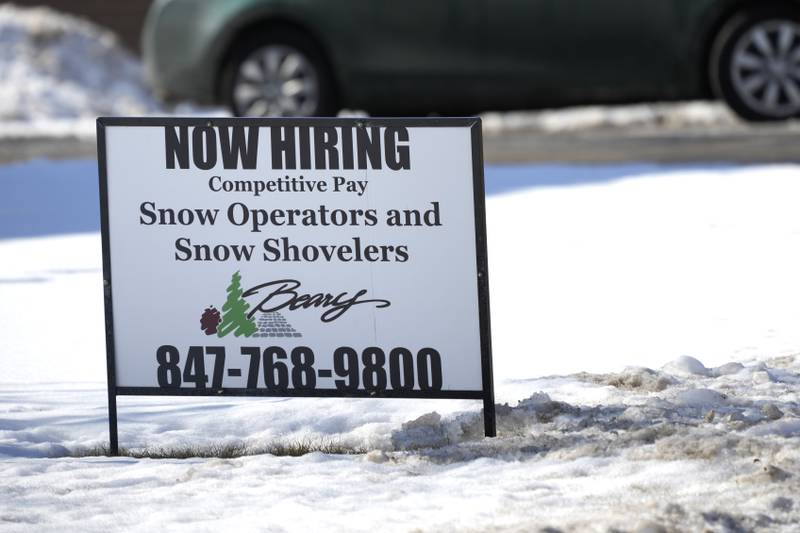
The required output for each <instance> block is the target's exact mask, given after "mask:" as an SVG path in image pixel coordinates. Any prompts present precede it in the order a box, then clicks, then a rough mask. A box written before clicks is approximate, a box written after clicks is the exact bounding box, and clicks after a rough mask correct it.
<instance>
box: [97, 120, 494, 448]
mask: <svg viewBox="0 0 800 533" xmlns="http://www.w3.org/2000/svg"><path fill="white" fill-rule="evenodd" d="M98 157H99V165H100V186H101V204H102V234H103V260H104V261H103V267H104V280H105V284H106V328H107V352H108V379H109V402H110V407H111V411H112V419H113V420H112V422H113V423H112V426H113V427H112V448H114V447H115V446H116V396H117V395H124V394H155V395H161V394H166V395H214V396H216V395H246V396H345V397H397V398H400V397H408V398H467V399H470V398H471V399H482V400H484V404H485V408H486V409H485V411H486V413H487V416H486V417H485V418H486V420H487V433H488V434H493V433H494V412H493V405H494V400H493V392H492V374H491V353H490V350H491V348H490V345H491V344H490V332H489V304H488V279H487V269H486V238H485V224H484V196H483V162H482V155H481V125H480V121H479V120H478V119H414V120H405V119H380V120H372V119H358V120H356V119H352V120H351V119H213V120H208V119H160V118H136V119H122V118H101V119H98Z"/></svg>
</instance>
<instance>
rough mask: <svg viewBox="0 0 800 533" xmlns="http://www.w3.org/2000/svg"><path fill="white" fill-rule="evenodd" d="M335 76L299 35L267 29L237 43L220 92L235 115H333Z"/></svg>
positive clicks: (314, 47) (323, 59)
mask: <svg viewBox="0 0 800 533" xmlns="http://www.w3.org/2000/svg"><path fill="white" fill-rule="evenodd" d="M334 87H335V86H334V83H333V76H332V75H331V70H330V68H329V66H328V63H327V61H326V60H325V58H324V55H323V53H322V51H321V50H320V49H319V48H318V47H317V46H316V44H315V43H314V42H313V41H312V40H311V39H309V38H307V37H306V36H304V35H303V34H301V33H299V32H294V31H283V30H266V35H257V36H249V37H246V38H244V39H241V40H240V41H239V42H237V43H236V44H235V45H234V46H233V48H232V50H231V52H230V53H229V54H228V56H227V60H226V61H225V65H224V66H223V69H222V74H221V81H220V96H221V100H222V102H223V103H224V104H225V105H226V106H227V107H228V109H230V110H231V112H232V113H233V114H234V115H236V116H257V117H264V116H299V117H311V116H332V115H334V114H336V112H337V111H338V108H337V106H336V104H335V102H336V97H335V96H336V93H335V90H334Z"/></svg>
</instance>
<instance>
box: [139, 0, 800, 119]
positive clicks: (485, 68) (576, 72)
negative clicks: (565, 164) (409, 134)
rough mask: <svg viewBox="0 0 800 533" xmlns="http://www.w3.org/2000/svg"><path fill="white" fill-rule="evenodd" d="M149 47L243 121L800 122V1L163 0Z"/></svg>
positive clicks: (158, 61) (197, 91)
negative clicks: (669, 107) (642, 118)
mask: <svg viewBox="0 0 800 533" xmlns="http://www.w3.org/2000/svg"><path fill="white" fill-rule="evenodd" d="M143 49H144V54H145V61H146V65H147V71H148V73H149V76H150V79H151V80H152V82H153V84H154V86H155V87H156V89H157V90H158V91H159V94H161V95H162V96H163V97H165V98H172V99H188V100H192V101H195V102H197V103H200V104H224V105H226V106H228V107H229V108H230V109H231V110H232V111H233V113H235V114H236V115H249V116H312V115H332V114H335V113H336V112H337V111H338V110H340V109H342V108H348V109H363V110H366V111H367V112H369V113H370V114H373V115H425V114H428V113H440V114H468V113H475V112H479V111H483V110H489V109H491V110H504V109H525V108H543V107H556V106H565V105H573V104H601V103H602V104H606V103H625V102H636V101H647V100H678V99H694V98H710V97H718V98H722V99H724V100H725V101H726V102H727V103H728V104H729V105H730V107H731V108H733V109H734V111H736V112H737V113H738V114H739V115H740V116H742V117H744V118H746V119H749V120H780V119H786V118H790V117H795V116H797V115H798V114H800V0H784V1H767V0H650V1H647V0H404V1H402V2H389V1H380V0H339V1H332V0H156V2H154V4H153V6H152V8H151V10H150V12H149V14H148V17H147V22H146V24H145V29H144V33H143Z"/></svg>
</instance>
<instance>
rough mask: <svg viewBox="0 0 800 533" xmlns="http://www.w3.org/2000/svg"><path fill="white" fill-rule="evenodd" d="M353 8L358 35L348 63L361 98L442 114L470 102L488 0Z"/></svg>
mask: <svg viewBox="0 0 800 533" xmlns="http://www.w3.org/2000/svg"><path fill="white" fill-rule="evenodd" d="M349 6H350V16H351V17H352V25H351V29H352V31H353V32H354V33H355V34H354V35H352V36H351V37H352V39H353V46H352V55H351V56H350V57H349V58H348V63H349V64H350V65H351V68H352V74H353V77H354V85H355V86H356V87H357V89H359V90H360V93H361V94H360V98H359V99H364V98H366V99H367V100H369V101H370V103H371V104H372V105H373V107H377V108H378V109H379V108H380V107H381V104H387V105H386V107H391V108H392V109H395V110H400V109H402V108H404V107H406V108H407V109H408V110H411V111H414V109H413V108H415V107H418V108H420V109H419V110H420V111H443V110H444V109H441V107H447V106H451V105H456V104H458V103H459V102H460V103H463V102H465V101H469V100H470V97H469V93H470V88H469V82H470V81H471V80H475V79H476V78H477V77H478V76H480V75H481V74H482V61H481V59H482V54H483V53H484V38H485V20H484V17H483V14H484V11H483V10H484V9H485V3H484V0H404V1H403V2H376V1H374V0H353V1H352V2H351V3H350V4H349ZM465 84H466V86H465ZM390 100H391V102H390ZM398 100H399V101H398ZM390 103H391V105H388V104H390ZM437 107H439V109H437Z"/></svg>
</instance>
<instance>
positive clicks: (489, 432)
mask: <svg viewBox="0 0 800 533" xmlns="http://www.w3.org/2000/svg"><path fill="white" fill-rule="evenodd" d="M483 432H484V434H485V435H486V436H487V437H496V436H497V422H496V418H495V412H494V397H493V396H489V395H487V396H485V397H484V398H483Z"/></svg>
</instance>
